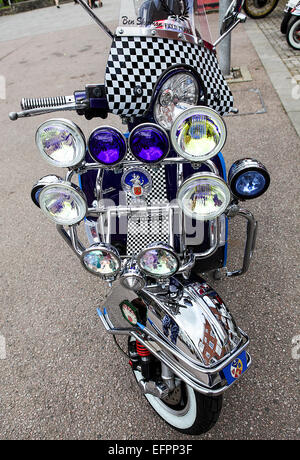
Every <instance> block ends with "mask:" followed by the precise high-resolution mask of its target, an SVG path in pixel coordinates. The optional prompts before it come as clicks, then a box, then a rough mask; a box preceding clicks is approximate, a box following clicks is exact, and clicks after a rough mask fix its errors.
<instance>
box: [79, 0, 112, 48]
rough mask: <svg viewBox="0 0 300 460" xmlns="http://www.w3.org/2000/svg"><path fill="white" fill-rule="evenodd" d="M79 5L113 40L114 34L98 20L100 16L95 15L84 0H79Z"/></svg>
mask: <svg viewBox="0 0 300 460" xmlns="http://www.w3.org/2000/svg"><path fill="white" fill-rule="evenodd" d="M77 1H78V3H80V5H81V6H82V8H84V9H85V10H86V12H87V13H88V14H89V15H90V16H91V17H92V18H93V19H94V21H95V22H96V23H97V25H98V26H99V27H100V28H101V29H102V30H103V31H104V32H105V33H106V34H107V35H108V36H109V38H111V39H112V40H113V38H114V34H113V33H112V32H111V30H110V29H109V28H108V27H106V25H105V24H104V23H103V22H102V21H101V20H100V19H99V18H98V16H97V15H96V14H95V13H94V11H93V10H92V8H90V7H89V5H88V4H87V3H85V1H84V0H77Z"/></svg>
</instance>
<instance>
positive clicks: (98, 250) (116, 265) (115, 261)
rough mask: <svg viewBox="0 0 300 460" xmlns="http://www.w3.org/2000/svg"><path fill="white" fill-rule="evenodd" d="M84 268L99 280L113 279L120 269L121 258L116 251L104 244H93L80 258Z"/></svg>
mask: <svg viewBox="0 0 300 460" xmlns="http://www.w3.org/2000/svg"><path fill="white" fill-rule="evenodd" d="M81 262H82V265H83V266H84V268H86V270H88V271H89V272H91V273H93V274H94V275H98V276H100V277H101V278H104V279H105V278H110V279H112V278H115V277H116V276H117V275H118V273H119V272H120V269H121V258H120V255H119V253H118V251H117V249H116V248H115V247H114V246H112V245H110V244H105V243H100V244H94V245H93V246H91V247H90V248H88V249H86V250H85V251H84V252H83V253H82V256H81Z"/></svg>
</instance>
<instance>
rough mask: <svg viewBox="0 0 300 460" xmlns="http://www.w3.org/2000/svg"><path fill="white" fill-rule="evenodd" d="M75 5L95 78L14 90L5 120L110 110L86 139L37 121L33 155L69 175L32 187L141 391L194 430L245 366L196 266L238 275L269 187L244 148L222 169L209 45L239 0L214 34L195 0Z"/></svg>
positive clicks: (63, 123)
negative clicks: (20, 92) (116, 17)
mask: <svg viewBox="0 0 300 460" xmlns="http://www.w3.org/2000/svg"><path fill="white" fill-rule="evenodd" d="M78 2H79V3H80V4H81V5H82V7H83V8H84V9H85V10H86V11H87V12H88V13H89V14H90V16H91V17H92V18H93V19H94V21H95V22H96V23H97V24H98V26H99V27H100V28H101V29H102V30H103V31H104V32H105V33H106V34H107V35H108V36H109V37H110V39H111V40H112V45H111V50H110V53H109V57H108V61H107V66H106V74H105V84H104V85H102V84H93V85H87V86H86V87H85V89H84V90H82V91H75V93H74V94H73V95H71V96H66V97H50V98H42V99H23V100H22V102H21V107H22V110H21V111H20V112H13V113H11V114H10V118H11V119H12V120H17V119H19V118H23V117H25V118H26V117H30V116H36V115H40V114H45V113H52V112H55V111H68V110H75V111H77V113H78V115H82V116H85V117H86V118H87V119H92V118H94V117H98V118H100V119H105V118H106V117H107V115H108V113H112V114H115V115H118V116H120V117H121V118H122V120H123V123H124V124H125V125H127V127H128V131H127V132H125V133H123V132H121V131H120V130H118V129H116V128H115V127H114V126H108V125H106V124H105V123H104V124H103V123H101V124H100V125H99V127H98V128H96V129H95V130H93V131H92V132H91V133H90V134H89V136H88V138H87V140H86V138H85V135H84V134H83V132H82V131H81V129H80V128H79V127H78V125H77V124H75V123H73V122H71V121H69V120H67V119H64V118H51V119H50V120H48V121H45V122H43V123H42V124H41V125H40V126H39V127H38V129H37V132H36V145H37V148H38V151H39V152H40V154H41V155H42V157H43V158H44V159H45V160H46V162H47V163H49V164H50V165H52V166H56V167H59V168H62V167H63V168H66V174H65V177H59V176H58V175H53V174H51V175H47V176H44V177H43V178H41V179H40V180H39V181H38V182H37V183H36V184H35V185H34V186H33V188H32V192H31V197H32V200H33V202H34V204H35V205H36V206H37V208H38V209H39V210H40V211H41V212H42V213H43V214H44V215H45V216H46V217H47V218H48V219H49V220H50V221H51V222H52V223H54V224H56V227H57V230H58V233H59V234H60V235H61V237H62V238H63V239H64V240H65V242H66V244H67V245H68V246H69V248H70V249H71V250H72V251H73V253H74V254H75V256H76V257H77V259H78V261H79V262H80V263H81V265H82V267H83V268H84V269H85V270H87V271H88V272H89V273H91V274H92V275H94V279H95V284H94V286H95V290H96V289H97V288H98V287H101V286H103V283H107V285H108V287H109V288H110V291H109V293H108V295H107V297H106V299H105V302H103V304H102V305H99V307H98V309H97V311H98V315H99V318H100V322H101V324H102V326H103V327H104V329H105V330H106V331H107V333H108V335H111V336H112V337H113V338H114V340H115V342H116V344H117V346H118V347H121V345H120V341H119V340H118V338H120V337H125V340H126V339H127V340H128V346H127V349H126V350H124V349H122V350H123V352H124V353H125V354H126V355H127V356H128V359H129V364H130V366H131V370H132V372H133V376H134V378H135V380H136V383H137V388H139V389H140V390H141V391H142V393H143V394H144V395H145V397H146V399H147V400H148V402H149V403H150V405H151V406H152V408H153V409H154V410H155V411H156V412H157V414H158V415H159V416H160V417H162V418H163V419H164V420H165V422H166V423H168V424H169V425H171V426H172V427H173V428H175V429H177V430H178V431H181V432H183V433H186V434H201V433H204V432H206V431H208V430H209V429H210V428H211V427H212V426H214V424H215V423H216V421H217V420H218V417H219V414H220V411H221V408H222V398H223V394H224V392H225V391H227V390H228V389H229V388H231V386H232V385H233V384H234V383H236V382H237V381H238V380H239V379H240V378H241V377H242V376H243V375H244V374H245V373H246V372H247V371H248V369H249V368H250V366H251V356H250V354H249V352H248V345H249V338H248V336H247V334H246V333H245V332H244V331H243V330H242V329H241V328H239V327H238V326H237V324H236V322H235V320H234V318H233V316H232V314H231V313H230V311H229V309H228V307H227V306H226V304H225V302H224V301H223V300H222V299H221V297H220V296H219V295H218V293H217V292H216V291H215V289H214V288H213V287H212V286H211V285H210V284H209V283H208V282H207V280H206V279H204V278H203V276H204V274H211V276H213V277H214V279H218V280H220V279H227V278H234V277H236V276H240V275H243V274H244V273H246V272H247V270H248V268H249V265H250V262H251V258H252V255H253V251H254V248H255V240H256V233H257V221H256V220H255V218H254V216H253V214H252V213H251V212H250V211H248V210H247V209H246V208H244V207H243V206H242V203H243V202H247V200H252V199H254V198H257V197H259V196H261V195H262V194H263V193H264V192H266V190H267V189H268V186H269V183H270V175H269V173H268V171H267V169H266V167H265V166H264V165H263V164H262V163H261V162H260V161H258V160H255V159H253V158H243V159H241V160H239V161H236V162H234V164H233V165H232V166H231V168H230V170H229V173H228V176H227V172H226V166H225V161H224V157H223V155H222V153H221V150H222V148H223V146H224V144H225V142H226V138H227V127H226V124H225V121H224V119H223V115H226V114H228V113H230V112H231V111H232V110H233V96H232V93H231V91H230V89H229V87H228V85H227V82H226V80H225V79H224V77H223V75H222V73H221V70H220V68H219V64H218V60H217V57H216V46H217V45H218V44H219V43H220V42H221V41H222V40H223V39H224V38H225V37H226V36H227V35H228V34H229V33H230V32H231V31H232V30H233V29H234V28H235V27H236V26H237V25H238V24H239V23H241V22H244V21H245V19H246V17H245V16H244V15H243V14H241V8H242V2H241V1H239V0H237V1H234V2H233V3H232V4H231V6H230V8H229V9H228V11H227V13H226V15H225V17H224V21H223V25H222V28H221V36H220V38H219V39H218V40H217V41H216V42H215V43H213V42H212V39H211V36H210V32H209V26H208V22H207V18H206V15H205V7H204V4H203V3H202V0H196V1H190V0H183V1H176V0H170V1H167V0H147V1H141V0H121V11H120V23H119V26H118V27H117V29H116V32H115V33H112V32H111V30H110V29H109V28H108V27H107V26H106V25H105V24H104V23H103V22H102V21H101V19H100V18H99V17H98V16H97V15H95V13H94V12H93V10H92V9H91V8H89V6H88V5H87V4H86V3H85V2H84V0H78ZM76 178H77V179H78V184H77V181H76V180H75V179H76ZM234 218H240V219H241V220H244V221H245V222H246V223H247V230H246V234H245V250H244V255H243V262H242V265H241V267H237V268H236V269H231V270H230V269H229V268H227V246H228V244H227V240H228V221H229V220H230V219H234ZM80 226H84V228H85V230H86V237H85V240H86V241H83V237H82V236H79V230H80ZM66 257H67V254H66ZM117 397H118V396H117V394H116V398H117ZM123 403H124V401H123Z"/></svg>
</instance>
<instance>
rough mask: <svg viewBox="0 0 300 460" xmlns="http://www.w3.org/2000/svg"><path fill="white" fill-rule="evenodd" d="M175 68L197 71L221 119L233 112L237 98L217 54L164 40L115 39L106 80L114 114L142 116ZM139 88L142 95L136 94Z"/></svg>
mask: <svg viewBox="0 0 300 460" xmlns="http://www.w3.org/2000/svg"><path fill="white" fill-rule="evenodd" d="M174 65H187V66H190V67H193V68H194V69H195V70H196V71H197V72H198V73H199V75H200V77H201V79H202V81H203V84H204V86H205V88H206V91H207V98H208V106H209V107H211V108H212V109H214V110H216V111H217V112H219V113H220V115H224V114H225V113H228V112H229V111H230V109H231V108H232V106H233V96H232V93H231V91H230V89H229V87H228V85H227V83H226V81H225V79H224V77H223V75H222V72H221V70H220V67H219V63H218V60H217V57H216V54H215V53H214V52H213V51H211V50H209V49H208V48H206V47H205V46H204V45H202V46H198V45H196V44H192V43H189V42H182V41H174V40H169V39H165V38H160V37H116V38H115V40H114V41H113V43H112V47H111V51H110V55H109V58H108V62H107V68H106V76H105V79H106V92H107V99H108V105H109V109H110V111H111V112H112V113H114V114H116V115H120V116H124V117H132V116H136V117H139V116H142V115H143V114H144V112H145V111H146V110H147V109H148V107H149V104H150V102H151V98H152V95H153V89H154V86H155V85H156V83H157V81H158V79H159V77H160V76H161V74H162V73H163V72H164V71H166V70H167V69H168V68H169V67H170V66H174ZM137 87H139V88H140V89H141V94H136V88H137Z"/></svg>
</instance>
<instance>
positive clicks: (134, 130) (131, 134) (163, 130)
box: [128, 122, 171, 166]
mask: <svg viewBox="0 0 300 460" xmlns="http://www.w3.org/2000/svg"><path fill="white" fill-rule="evenodd" d="M146 126H149V127H150V128H151V127H152V128H155V129H156V130H158V131H161V132H162V133H163V135H164V136H165V137H166V139H167V141H168V149H167V152H166V153H164V154H163V155H162V156H161V158H159V159H158V160H153V161H150V160H143V159H141V158H140V157H138V156H137V155H135V154H134V153H133V152H132V149H131V141H132V138H133V136H134V135H135V134H136V131H137V130H138V129H140V128H142V127H146ZM128 149H129V152H130V153H131V154H132V155H133V157H134V158H135V159H136V160H138V161H140V162H141V163H143V164H144V165H147V166H151V165H159V164H160V163H161V162H162V161H163V160H164V159H165V158H166V157H167V156H168V155H169V153H170V150H171V140H170V136H169V134H168V132H167V130H166V129H164V128H163V127H162V126H160V125H159V124H156V123H151V122H145V123H141V124H139V125H137V126H135V127H134V128H133V129H132V131H131V132H130V134H129V136H128Z"/></svg>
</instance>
